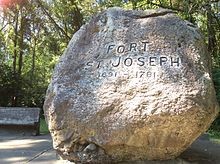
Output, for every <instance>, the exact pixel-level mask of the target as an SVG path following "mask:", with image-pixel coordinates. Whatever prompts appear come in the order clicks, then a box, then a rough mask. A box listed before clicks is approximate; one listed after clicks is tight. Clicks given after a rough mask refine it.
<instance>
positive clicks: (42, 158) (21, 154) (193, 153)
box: [0, 135, 220, 164]
mask: <svg viewBox="0 0 220 164" xmlns="http://www.w3.org/2000/svg"><path fill="white" fill-rule="evenodd" d="M22 163H30V164H31V163H36V164H66V163H70V162H67V161H61V160H59V161H58V160H57V158H56V153H55V151H54V150H53V148H52V141H51V137H50V135H41V136H37V137H34V136H33V137H21V136H17V137H16V136H0V164H22ZM125 163H126V162H122V163H121V164H125ZM133 163H134V162H133ZM187 163H193V164H220V144H216V143H214V142H211V141H209V140H208V139H207V138H204V139H202V138H200V139H198V140H197V141H195V142H194V143H193V144H192V146H191V147H190V148H189V149H187V150H186V151H185V152H184V153H183V154H182V155H181V156H180V158H178V159H175V160H170V161H164V162H161V161H157V162H156V161H145V162H143V161H142V162H140V161H139V162H136V164H187ZM126 164H128V162H127V163H126ZM129 164H132V162H129Z"/></svg>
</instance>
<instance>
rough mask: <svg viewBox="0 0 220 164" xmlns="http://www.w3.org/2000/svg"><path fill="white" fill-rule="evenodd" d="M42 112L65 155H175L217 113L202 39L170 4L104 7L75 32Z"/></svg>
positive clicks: (91, 158) (88, 158)
mask: <svg viewBox="0 0 220 164" xmlns="http://www.w3.org/2000/svg"><path fill="white" fill-rule="evenodd" d="M44 111H45V113H46V116H47V121H48V123H49V129H50V132H51V135H52V138H53V146H54V148H55V149H56V150H57V152H58V153H59V154H60V155H61V156H62V158H63V159H67V160H70V161H78V162H100V161H105V162H108V161H111V162H112V161H116V162H119V161H126V160H128V161H135V160H140V159H141V160H145V159H148V160H156V159H157V160H158V159H159V160H166V159H172V158H175V157H177V156H178V155H180V154H181V153H182V152H183V151H184V150H186V149H187V147H189V146H190V144H191V143H192V142H193V141H194V140H195V139H196V138H197V137H198V136H199V135H200V134H201V133H203V132H204V131H205V130H206V129H207V128H208V127H209V125H210V123H211V122H212V121H213V120H214V118H215V116H216V115H217V113H218V105H217V102H216V98H215V91H214V88H213V83H212V80H211V75H210V56H209V54H208V52H207V49H206V46H205V44H204V40H203V37H202V36H201V34H200V32H199V31H198V29H197V28H196V27H195V26H194V25H192V24H190V23H189V22H186V21H183V20H181V19H180V18H179V17H177V16H176V15H175V14H174V13H173V12H172V11H170V10H162V9H160V10H148V11H124V10H122V9H120V8H111V9H108V10H107V11H104V12H102V13H100V14H98V15H97V16H96V17H94V18H93V19H92V20H91V21H90V22H89V23H87V24H86V25H84V26H83V27H82V28H81V29H80V30H79V31H78V32H77V33H76V34H75V35H74V36H73V38H72V40H71V41H70V43H69V46H68V48H67V49H66V51H65V53H64V55H63V56H62V57H61V59H60V61H59V63H58V64H57V66H56V68H55V71H54V74H53V78H52V81H51V83H50V85H49V87H48V91H47V96H46V101H45V104H44ZM90 144H95V145H96V149H94V150H91V151H84V150H85V148H87V147H88V145H90Z"/></svg>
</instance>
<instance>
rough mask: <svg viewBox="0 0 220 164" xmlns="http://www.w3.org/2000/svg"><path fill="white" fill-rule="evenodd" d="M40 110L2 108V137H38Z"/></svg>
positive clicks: (0, 119)
mask: <svg viewBox="0 0 220 164" xmlns="http://www.w3.org/2000/svg"><path fill="white" fill-rule="evenodd" d="M40 112H41V109H40V108H25V107H0V116H1V117H0V135H4V134H15V135H16V134H20V135H38V134H39V128H40Z"/></svg>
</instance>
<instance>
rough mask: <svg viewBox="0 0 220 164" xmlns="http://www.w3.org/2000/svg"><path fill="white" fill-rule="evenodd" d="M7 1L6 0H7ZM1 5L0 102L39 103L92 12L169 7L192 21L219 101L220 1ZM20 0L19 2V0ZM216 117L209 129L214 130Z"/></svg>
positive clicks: (114, 0) (105, 0)
mask: <svg viewBox="0 0 220 164" xmlns="http://www.w3.org/2000/svg"><path fill="white" fill-rule="evenodd" d="M9 1H10V0H9ZM16 2H17V1H14V2H13V3H12V4H11V5H5V6H0V95H3V96H1V98H0V106H38V107H41V108H42V106H43V102H44V95H45V92H46V89H47V86H48V84H49V82H50V78H51V74H52V71H53V68H54V66H55V63H56V62H57V61H58V59H59V57H60V56H61V54H62V53H63V52H64V50H65V48H66V46H67V44H68V42H69V41H70V39H71V37H72V35H73V34H74V33H75V32H76V31H77V30H78V29H79V28H80V26H81V25H83V24H84V23H85V22H86V21H88V20H89V19H90V17H91V16H92V15H94V14H96V13H97V12H100V11H102V10H104V9H107V8H109V7H113V6H119V7H123V8H126V9H143V10H144V9H155V8H160V7H163V8H168V9H172V10H174V11H176V12H177V14H178V15H180V16H181V17H182V18H183V19H186V20H188V21H190V22H192V23H194V24H197V25H198V27H199V28H200V29H201V31H202V33H203V35H204V36H205V40H206V42H207V44H208V48H209V51H210V54H211V55H212V59H213V63H212V64H213V67H214V69H213V80H214V84H215V88H216V94H217V99H218V101H219V102H220V30H219V29H220V15H219V12H220V9H219V7H220V4H219V2H218V1H207V0H195V1H189V0H183V1H182V0H84V1H81V0H72V1H69V0H56V1H55V0H50V1H46V0H36V1H32V0H26V1H24V2H25V3H22V4H21V3H16ZM18 2H19V1H18ZM219 124H220V123H219V119H217V120H216V121H215V122H214V123H213V125H212V129H214V130H219V129H218V128H219V127H220V125H219Z"/></svg>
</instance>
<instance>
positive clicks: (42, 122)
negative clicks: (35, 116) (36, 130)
mask: <svg viewBox="0 0 220 164" xmlns="http://www.w3.org/2000/svg"><path fill="white" fill-rule="evenodd" d="M40 133H41V134H48V133H49V130H48V126H47V123H46V121H45V119H43V118H41V119H40Z"/></svg>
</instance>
